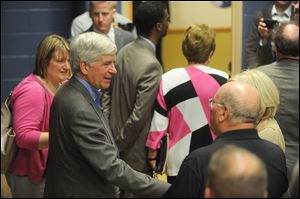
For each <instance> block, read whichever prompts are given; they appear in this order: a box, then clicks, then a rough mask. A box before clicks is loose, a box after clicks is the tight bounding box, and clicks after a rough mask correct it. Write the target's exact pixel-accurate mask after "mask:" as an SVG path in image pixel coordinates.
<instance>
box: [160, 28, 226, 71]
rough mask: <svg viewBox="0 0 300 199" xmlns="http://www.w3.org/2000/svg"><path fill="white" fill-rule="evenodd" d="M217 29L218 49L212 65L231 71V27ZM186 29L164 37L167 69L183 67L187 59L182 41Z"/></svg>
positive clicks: (164, 55)
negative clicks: (183, 52)
mask: <svg viewBox="0 0 300 199" xmlns="http://www.w3.org/2000/svg"><path fill="white" fill-rule="evenodd" d="M214 30H215V31H216V34H217V36H216V51H215V53H214V56H213V58H212V61H211V63H210V64H209V65H210V66H213V67H215V68H218V69H221V70H223V71H226V72H229V68H228V64H229V63H230V61H231V31H230V29H229V28H228V29H214ZM183 37H184V30H177V31H169V33H168V35H167V36H166V37H165V38H164V39H163V49H162V55H163V64H164V68H165V71H169V70H171V69H172V68H178V67H183V66H186V65H187V61H186V59H185V57H184V56H183V54H182V50H181V42H182V40H183Z"/></svg>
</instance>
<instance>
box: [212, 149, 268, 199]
mask: <svg viewBox="0 0 300 199" xmlns="http://www.w3.org/2000/svg"><path fill="white" fill-rule="evenodd" d="M207 187H209V188H210V189H211V192H212V194H211V195H213V196H214V197H221V198H236V197H237V198H244V197H247V198H262V197H266V195H267V170H266V167H265V165H264V163H263V162H262V161H261V160H260V159H259V158H258V157H257V156H256V155H254V154H253V153H251V152H250V151H248V150H246V149H243V148H240V147H237V146H234V145H227V146H224V147H222V148H220V149H219V150H218V151H216V152H215V153H214V154H213V156H212V157H211V159H210V162H209V166H208V179H207Z"/></svg>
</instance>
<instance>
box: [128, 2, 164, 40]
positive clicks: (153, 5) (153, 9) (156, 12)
mask: <svg viewBox="0 0 300 199" xmlns="http://www.w3.org/2000/svg"><path fill="white" fill-rule="evenodd" d="M166 9H167V6H166V5H165V4H164V3H162V2H160V1H146V2H142V3H141V4H140V5H139V6H138V7H137V10H136V12H135V15H134V23H135V25H136V28H137V33H138V35H149V34H150V32H151V30H152V29H153V27H154V26H155V24H156V23H158V22H161V21H162V20H163V19H164V16H165V10H166Z"/></svg>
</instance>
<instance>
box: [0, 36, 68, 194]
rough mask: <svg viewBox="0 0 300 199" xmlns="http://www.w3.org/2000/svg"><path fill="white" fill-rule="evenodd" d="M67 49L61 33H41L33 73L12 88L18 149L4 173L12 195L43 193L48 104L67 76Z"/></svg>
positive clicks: (14, 126)
mask: <svg viewBox="0 0 300 199" xmlns="http://www.w3.org/2000/svg"><path fill="white" fill-rule="evenodd" d="M69 51H70V49H69V44H68V43H67V41H66V40H65V39H64V38H62V37H61V36H58V35H54V34H53V35H49V36H47V37H45V38H44V39H43V40H42V41H41V43H40V44H39V46H38V48H37V53H36V58H35V67H34V71H33V73H32V74H30V75H28V76H27V77H26V78H25V79H24V80H22V81H21V82H20V83H19V84H18V85H17V86H16V88H15V89H14V90H13V94H12V109H13V128H14V131H15V133H16V144H17V146H18V149H17V154H16V157H15V158H14V160H13V161H12V163H11V165H10V166H9V169H8V172H7V174H6V177H7V181H8V184H9V186H10V188H11V192H12V195H13V197H22V198H27V197H30V198H39V197H43V192H44V185H45V179H44V177H43V174H44V171H45V167H46V162H47V156H48V141H49V137H48V131H49V115H50V106H51V103H52V100H53V97H54V94H55V92H56V91H57V89H58V88H59V86H60V84H61V83H62V82H63V81H65V80H66V79H67V78H68V77H69V76H70V62H69V53H70V52H69Z"/></svg>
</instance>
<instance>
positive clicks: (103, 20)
mask: <svg viewBox="0 0 300 199" xmlns="http://www.w3.org/2000/svg"><path fill="white" fill-rule="evenodd" d="M89 12H90V17H91V19H92V21H93V25H92V26H91V27H90V28H89V29H88V30H87V31H94V32H97V33H102V34H105V35H107V36H108V37H109V38H110V39H111V40H112V41H113V42H114V43H115V44H116V46H117V52H119V51H120V50H121V48H123V47H124V46H125V45H126V44H128V43H129V42H131V41H133V40H134V39H135V37H134V35H133V34H132V33H130V32H128V31H125V30H122V29H121V28H117V27H114V26H113V21H114V16H115V14H116V10H115V9H114V4H113V2H112V1H90V11H89Z"/></svg>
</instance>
